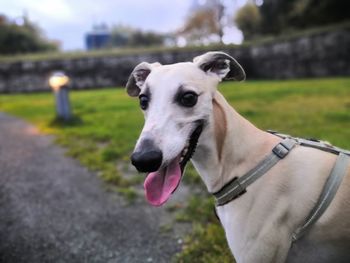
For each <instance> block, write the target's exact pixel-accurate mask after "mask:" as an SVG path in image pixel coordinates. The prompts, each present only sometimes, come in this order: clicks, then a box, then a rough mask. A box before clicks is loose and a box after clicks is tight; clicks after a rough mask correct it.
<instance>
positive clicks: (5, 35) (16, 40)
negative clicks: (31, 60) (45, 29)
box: [0, 15, 58, 55]
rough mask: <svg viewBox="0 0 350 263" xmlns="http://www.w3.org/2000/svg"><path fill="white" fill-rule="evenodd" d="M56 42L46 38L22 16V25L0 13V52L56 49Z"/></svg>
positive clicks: (14, 52)
mask: <svg viewBox="0 0 350 263" xmlns="http://www.w3.org/2000/svg"><path fill="white" fill-rule="evenodd" d="M57 49H58V46H57V44H55V43H53V42H50V41H48V40H46V39H45V38H44V37H43V35H42V33H41V31H40V29H39V28H38V27H37V26H36V25H35V24H33V23H32V22H30V21H29V20H28V19H27V18H26V17H24V18H23V25H18V24H16V23H14V22H11V21H10V20H9V19H8V18H7V17H6V16H4V15H0V54H6V55H9V54H18V53H29V52H42V51H52V50H57Z"/></svg>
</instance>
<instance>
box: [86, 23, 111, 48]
mask: <svg viewBox="0 0 350 263" xmlns="http://www.w3.org/2000/svg"><path fill="white" fill-rule="evenodd" d="M110 41H111V33H110V31H109V30H108V27H107V25H105V24H100V25H95V26H93V29H92V31H91V32H89V33H87V34H86V36H85V46H86V49H87V50H91V49H101V48H106V47H108V45H109V44H110Z"/></svg>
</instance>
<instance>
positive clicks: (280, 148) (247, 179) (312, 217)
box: [213, 131, 350, 242]
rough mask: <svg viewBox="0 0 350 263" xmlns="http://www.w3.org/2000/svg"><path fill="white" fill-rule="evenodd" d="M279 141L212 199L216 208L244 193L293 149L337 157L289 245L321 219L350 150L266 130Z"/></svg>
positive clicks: (341, 177)
mask: <svg viewBox="0 0 350 263" xmlns="http://www.w3.org/2000/svg"><path fill="white" fill-rule="evenodd" d="M268 132H270V133H272V134H274V135H276V136H278V137H280V138H282V139H283V141H281V142H280V143H279V144H277V145H276V146H275V147H274V148H273V149H272V152H271V153H270V154H269V155H268V156H267V157H265V159H263V160H262V161H261V162H260V163H259V164H258V165H257V166H256V167H254V168H253V169H252V170H250V171H249V172H247V173H246V174H244V175H243V176H241V177H239V178H237V177H236V178H233V180H232V181H230V182H228V183H227V184H226V185H224V186H223V187H222V188H221V189H220V190H219V191H218V192H216V193H213V195H214V197H215V199H216V206H222V205H225V204H227V203H228V202H230V201H232V200H234V199H236V198H238V197H239V196H241V195H242V194H244V193H245V192H246V191H247V190H246V188H247V187H248V186H249V185H250V184H252V183H253V182H254V181H256V180H257V179H258V178H260V177H261V176H262V175H263V174H265V173H266V172H267V171H268V170H269V169H271V168H272V167H273V166H274V165H275V164H276V163H277V162H278V161H279V160H281V159H283V158H285V157H286V156H287V155H288V153H289V152H290V151H291V150H292V149H293V148H294V147H295V146H296V145H301V146H306V147H312V148H316V149H319V150H322V151H326V152H329V153H333V154H336V155H338V157H337V159H336V161H335V164H334V166H333V169H332V171H331V173H330V175H329V177H328V179H327V181H326V183H325V185H324V187H323V190H322V193H321V195H320V197H319V199H318V201H317V203H316V205H315V206H314V208H313V209H312V210H311V212H310V214H309V215H308V216H307V218H306V219H305V222H304V224H303V225H302V226H301V227H299V228H298V229H297V230H296V231H295V232H294V233H293V236H292V239H293V242H294V241H296V240H298V239H299V238H301V237H302V236H303V235H304V234H305V233H306V232H307V231H308V230H309V229H310V228H311V226H312V225H313V224H314V223H315V222H316V221H317V220H318V219H319V218H320V217H321V215H322V214H323V213H324V211H326V209H327V207H328V206H329V204H330V203H331V201H332V200H333V198H334V196H335V194H336V193H337V190H338V188H339V185H340V183H341V181H342V179H343V178H344V176H345V174H346V171H347V169H348V166H349V164H350V151H347V150H344V149H340V148H338V147H335V146H332V145H330V144H328V143H326V142H322V141H318V140H314V139H308V140H307V139H302V138H294V137H291V136H289V135H285V134H280V133H276V132H274V131H268Z"/></svg>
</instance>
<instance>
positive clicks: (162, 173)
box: [144, 121, 203, 206]
mask: <svg viewBox="0 0 350 263" xmlns="http://www.w3.org/2000/svg"><path fill="white" fill-rule="evenodd" d="M196 125H197V126H196V128H195V129H194V130H193V132H192V133H191V135H190V136H189V138H188V141H187V144H186V146H185V147H184V149H183V150H182V151H181V152H180V154H179V155H178V156H177V157H176V158H174V159H173V160H172V161H170V163H169V164H168V165H167V166H165V167H162V168H161V169H160V170H158V171H156V172H152V173H150V174H148V175H147V178H146V180H145V182H144V188H145V191H146V199H147V201H148V202H149V203H150V204H151V205H154V206H160V205H162V204H164V203H165V202H166V201H168V199H169V198H170V195H171V194H172V193H173V192H174V191H175V190H176V189H177V187H178V186H179V184H180V181H181V178H182V175H183V173H184V171H185V168H186V164H187V163H188V161H189V160H190V159H191V158H192V156H193V154H194V152H195V150H196V147H197V143H198V139H199V137H200V135H201V133H202V130H203V121H197V122H196Z"/></svg>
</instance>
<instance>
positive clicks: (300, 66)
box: [0, 27, 350, 92]
mask: <svg viewBox="0 0 350 263" xmlns="http://www.w3.org/2000/svg"><path fill="white" fill-rule="evenodd" d="M221 50H222V51H225V52H227V53H229V54H231V55H232V56H233V57H235V58H236V59H237V60H238V61H239V62H240V63H241V64H242V66H243V68H244V69H245V70H246V73H247V78H248V79H258V78H268V79H283V78H306V77H326V76H349V75H350V27H345V28H339V29H337V30H333V31H331V32H323V33H315V34H312V35H308V36H299V37H295V38H289V39H288V40H279V41H274V42H266V43H261V44H257V45H251V46H242V47H225V48H223V49H221ZM204 52H205V51H203V49H200V48H199V49H198V50H191V51H188V50H181V49H177V50H173V51H159V52H149V53H142V54H138V55H137V54H136V55H114V56H100V57H82V58H71V59H56V60H42V61H19V62H10V63H4V62H3V63H0V92H29V91H44V90H49V86H48V81H47V79H48V76H49V75H50V74H51V73H52V72H53V71H57V70H63V71H65V72H66V73H67V74H68V75H69V77H70V78H71V84H70V86H71V88H73V89H89V88H98V87H108V86H121V85H125V83H126V80H127V78H128V76H129V74H130V72H131V71H132V69H133V67H134V66H135V65H136V64H138V63H140V62H142V61H147V62H155V61H159V62H161V63H163V64H171V63H175V62H180V61H189V60H191V59H192V58H193V57H195V56H198V55H200V54H202V53H204Z"/></svg>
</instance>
